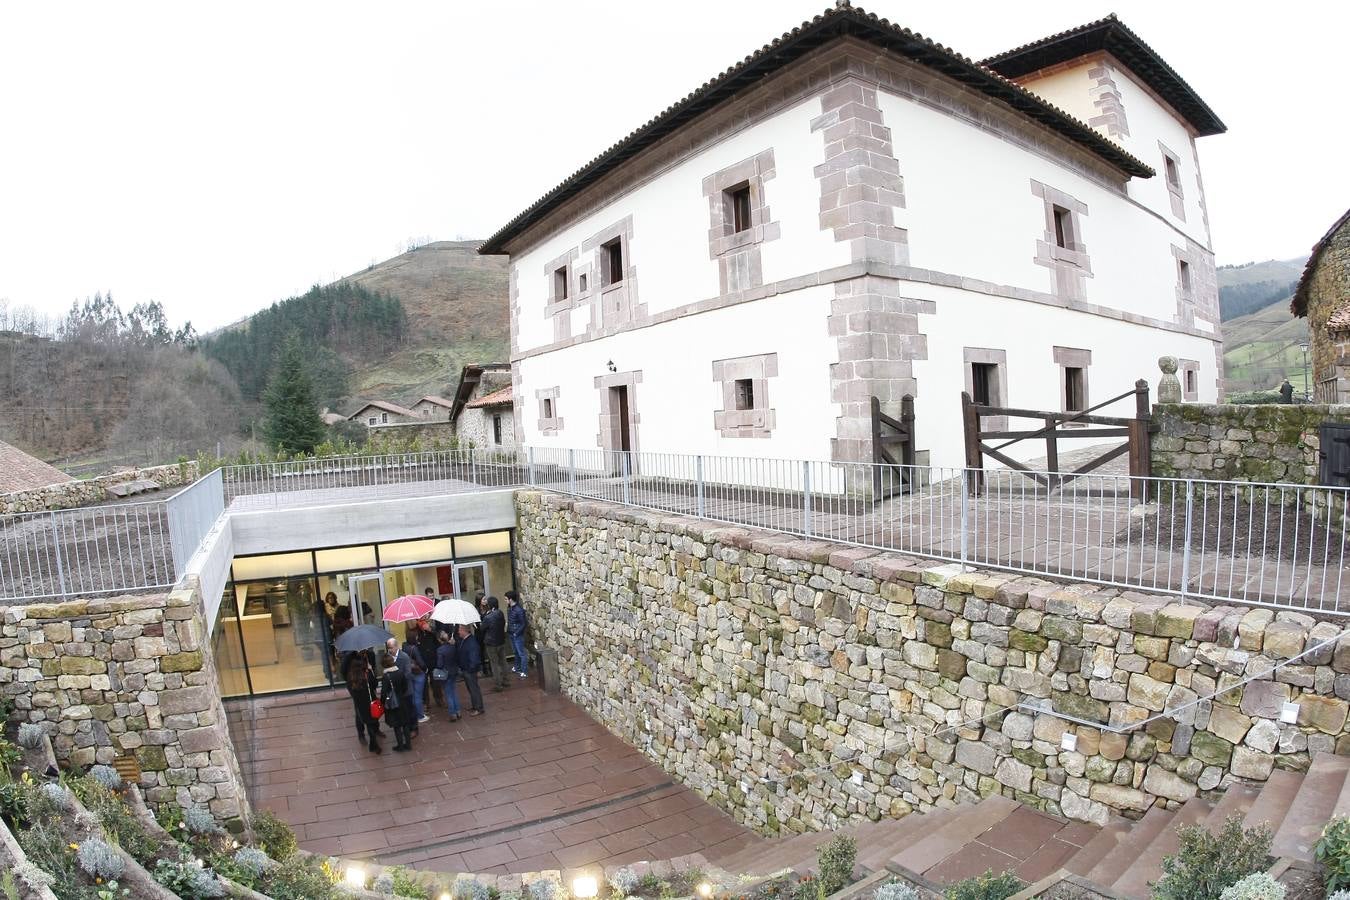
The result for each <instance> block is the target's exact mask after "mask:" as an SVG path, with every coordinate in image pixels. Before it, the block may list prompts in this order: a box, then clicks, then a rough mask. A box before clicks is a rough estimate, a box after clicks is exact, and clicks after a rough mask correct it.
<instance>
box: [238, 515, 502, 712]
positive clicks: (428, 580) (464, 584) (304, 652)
mask: <svg viewBox="0 0 1350 900" xmlns="http://www.w3.org/2000/svg"><path fill="white" fill-rule="evenodd" d="M513 538H514V532H513V531H510V530H507V531H490V532H480V533H475V534H461V535H445V536H440V537H431V538H421V539H418V540H413V541H395V542H389V543H382V544H361V545H355V546H346V547H324V548H318V549H314V550H304V551H298V552H286V553H273V554H265V555H254V556H239V557H235V559H234V562H233V566H232V567H231V577H232V581H231V582H230V584H228V585H227V586H226V588H225V596H224V597H223V598H222V599H221V603H220V611H219V613H218V615H217V619H216V624H215V630H214V631H213V632H212V643H213V645H214V649H215V658H216V669H217V672H218V674H219V680H220V694H221V696H222V697H240V696H248V695H250V694H269V693H276V692H279V691H296V690H304V689H306V688H315V687H324V686H328V685H335V684H337V682H338V680H339V678H340V676H339V675H338V672H337V662H336V659H335V656H334V653H333V633H334V623H335V622H337V623H339V627H340V626H341V623H343V622H344V620H345V619H346V617H347V616H350V617H351V621H352V622H353V624H361V623H363V622H368V623H370V624H374V625H383V626H384V627H385V628H387V629H388V630H389V631H390V632H391V633H393V634H394V636H395V637H397V638H398V639H399V640H400V641H402V640H403V637H404V632H405V629H404V626H403V625H401V624H395V623H386V622H383V620H382V617H383V613H384V607H385V605H386V604H387V603H390V602H392V601H393V600H394V599H396V598H398V597H402V596H404V595H406V594H427V595H429V596H431V597H432V598H433V599H444V598H446V597H459V598H460V599H462V600H467V601H469V602H471V603H472V602H474V601H475V600H476V599H477V597H478V595H479V593H480V592H481V593H482V594H484V595H489V596H496V597H498V598H500V599H502V605H503V607H505V598H503V597H502V595H503V594H504V593H505V592H506V591H507V590H508V589H509V588H512V587H514V586H515V566H514V556H513V553H512V549H513Z"/></svg>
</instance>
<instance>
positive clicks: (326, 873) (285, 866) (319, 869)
mask: <svg viewBox="0 0 1350 900" xmlns="http://www.w3.org/2000/svg"><path fill="white" fill-rule="evenodd" d="M336 875H337V873H336V870H330V869H329V868H328V867H327V866H325V864H324V863H322V862H320V861H318V860H316V859H314V858H312V857H310V858H305V857H295V858H292V859H288V860H286V861H285V862H283V863H282V864H281V865H278V866H277V867H276V868H275V869H273V870H272V871H271V872H270V873H269V874H268V876H267V879H266V882H265V890H260V891H259V893H262V894H266V895H267V896H268V897H271V898H272V900H328V898H330V897H335V896H338V893H337V891H336V890H335V889H334V887H333V882H334V879H335V878H336Z"/></svg>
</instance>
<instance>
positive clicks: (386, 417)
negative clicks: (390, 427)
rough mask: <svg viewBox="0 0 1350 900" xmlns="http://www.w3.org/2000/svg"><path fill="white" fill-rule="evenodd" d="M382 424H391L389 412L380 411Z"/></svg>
mask: <svg viewBox="0 0 1350 900" xmlns="http://www.w3.org/2000/svg"><path fill="white" fill-rule="evenodd" d="M380 424H381V425H387V424H389V413H380Z"/></svg>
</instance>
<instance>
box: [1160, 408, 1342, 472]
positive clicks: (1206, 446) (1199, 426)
mask: <svg viewBox="0 0 1350 900" xmlns="http://www.w3.org/2000/svg"><path fill="white" fill-rule="evenodd" d="M1153 419H1154V421H1155V422H1157V423H1158V425H1159V430H1158V433H1157V434H1155V435H1153V446H1152V450H1153V474H1154V475H1155V476H1158V477H1163V478H1203V479H1210V480H1215V481H1265V482H1284V483H1288V484H1317V483H1318V481H1317V475H1318V451H1319V449H1320V447H1321V441H1320V439H1319V435H1318V426H1320V425H1321V424H1322V423H1323V422H1340V423H1346V424H1350V407H1347V406H1327V405H1317V404H1295V403H1289V404H1284V403H1263V404H1237V403H1235V404H1217V403H1158V404H1154V406H1153Z"/></svg>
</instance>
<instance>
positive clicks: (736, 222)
mask: <svg viewBox="0 0 1350 900" xmlns="http://www.w3.org/2000/svg"><path fill="white" fill-rule="evenodd" d="M725 194H726V196H725V197H724V198H723V200H722V202H723V204H724V206H725V208H726V210H727V216H728V218H729V219H730V225H731V232H732V234H740V233H741V232H742V231H749V230H750V226H751V225H752V224H753V223H752V222H751V219H752V216H751V214H750V183H749V182H744V183H742V184H738V185H736V186H735V187H733V188H728V189H727V190H726V191H725Z"/></svg>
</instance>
